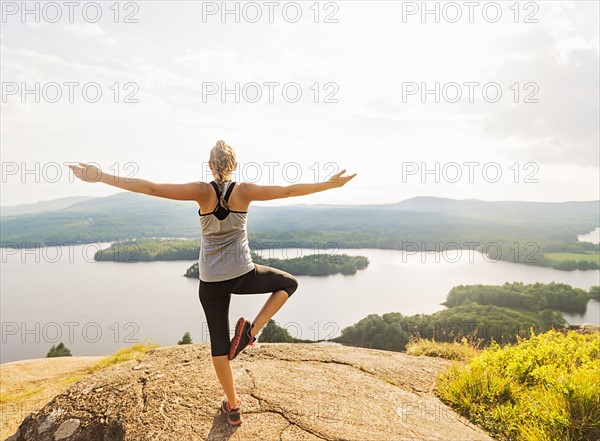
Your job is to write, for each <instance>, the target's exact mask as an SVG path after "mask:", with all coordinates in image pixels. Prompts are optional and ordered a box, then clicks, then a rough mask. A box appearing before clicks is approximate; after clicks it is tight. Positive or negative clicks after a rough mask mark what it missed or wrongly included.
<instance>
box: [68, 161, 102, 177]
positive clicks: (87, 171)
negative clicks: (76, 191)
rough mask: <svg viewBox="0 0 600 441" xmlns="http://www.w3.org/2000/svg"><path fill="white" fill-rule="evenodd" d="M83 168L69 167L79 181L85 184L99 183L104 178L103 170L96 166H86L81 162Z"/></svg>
mask: <svg viewBox="0 0 600 441" xmlns="http://www.w3.org/2000/svg"><path fill="white" fill-rule="evenodd" d="M79 165H80V166H81V167H77V166H76V165H69V168H70V169H71V170H73V174H75V176H77V177H78V178H79V179H81V180H82V181H85V182H99V181H100V179H101V178H102V170H100V169H99V168H98V167H96V166H95V165H90V164H85V163H83V162H80V163H79Z"/></svg>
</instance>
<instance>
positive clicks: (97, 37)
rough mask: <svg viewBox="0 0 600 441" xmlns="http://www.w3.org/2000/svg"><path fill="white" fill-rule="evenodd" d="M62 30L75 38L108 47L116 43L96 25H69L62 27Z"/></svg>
mask: <svg viewBox="0 0 600 441" xmlns="http://www.w3.org/2000/svg"><path fill="white" fill-rule="evenodd" d="M63 29H64V30H65V31H67V33H69V34H72V35H74V36H76V37H77V38H81V39H91V40H94V41H97V42H100V43H104V44H108V45H110V46H113V45H114V44H115V43H116V40H115V39H114V38H113V37H111V36H109V35H107V34H106V32H104V31H103V30H102V28H101V27H100V26H98V25H97V24H96V23H70V24H65V25H63Z"/></svg>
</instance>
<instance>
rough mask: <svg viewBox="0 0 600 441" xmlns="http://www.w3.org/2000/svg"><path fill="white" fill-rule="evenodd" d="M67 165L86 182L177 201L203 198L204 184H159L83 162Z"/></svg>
mask: <svg viewBox="0 0 600 441" xmlns="http://www.w3.org/2000/svg"><path fill="white" fill-rule="evenodd" d="M79 165H80V167H77V166H76V165H69V168H70V169H71V170H73V173H74V174H75V176H77V177H78V178H79V179H81V180H82V181H86V182H102V183H103V184H108V185H112V186H113V187H118V188H122V189H123V190H127V191H132V192H134V193H142V194H147V195H150V196H157V197H161V198H167V199H175V200H179V201H200V200H202V199H203V198H204V197H205V192H206V185H207V184H206V183H204V182H190V183H187V184H159V183H156V182H152V181H148V180H146V179H137V178H135V179H134V178H124V177H120V176H114V175H111V174H110V173H106V172H103V171H101V170H100V169H99V168H98V167H95V166H93V165H90V164H85V163H83V162H80V163H79Z"/></svg>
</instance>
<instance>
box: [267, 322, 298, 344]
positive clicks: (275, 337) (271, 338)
mask: <svg viewBox="0 0 600 441" xmlns="http://www.w3.org/2000/svg"><path fill="white" fill-rule="evenodd" d="M258 341H259V342H263V343H264V342H272V343H294V342H296V341H297V340H296V339H295V338H294V337H292V336H291V335H290V334H289V332H288V331H287V329H285V328H282V327H281V326H278V325H276V324H275V320H273V319H271V320H269V321H268V322H267V324H266V325H265V327H264V328H263V330H262V332H261V334H260V337H259V338H258Z"/></svg>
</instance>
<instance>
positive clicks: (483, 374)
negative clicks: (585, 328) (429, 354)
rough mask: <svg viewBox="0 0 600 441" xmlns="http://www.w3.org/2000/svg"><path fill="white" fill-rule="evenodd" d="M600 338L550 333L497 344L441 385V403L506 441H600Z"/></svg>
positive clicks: (454, 370) (457, 367)
mask: <svg viewBox="0 0 600 441" xmlns="http://www.w3.org/2000/svg"><path fill="white" fill-rule="evenodd" d="M598 384H600V336H599V335H598V334H596V335H580V334H577V333H576V332H572V331H571V332H568V333H566V334H564V333H562V332H558V331H549V332H547V333H545V334H540V335H537V336H536V335H533V331H532V336H531V338H530V339H519V341H518V343H517V344H515V345H512V346H506V347H504V348H500V346H498V345H497V344H492V345H491V346H490V347H489V348H487V349H485V350H484V351H483V352H482V353H481V355H479V356H477V357H475V358H474V359H473V360H472V361H471V362H470V363H469V365H467V366H460V365H458V364H455V365H454V366H453V367H452V368H451V369H449V370H448V371H447V372H445V373H443V374H442V375H441V376H440V377H439V378H438V381H437V384H436V392H437V393H438V395H439V396H440V398H441V399H442V400H443V401H444V402H446V403H448V404H449V405H451V406H453V407H454V408H455V409H457V410H458V411H459V412H460V413H461V414H463V415H465V416H467V417H468V418H470V419H471V420H472V421H473V422H475V423H476V424H479V425H481V426H482V427H484V428H485V429H486V430H488V431H490V432H491V433H492V434H493V435H494V436H496V437H497V438H498V439H500V440H525V441H534V440H536V441H540V440H548V441H551V440H569V441H585V440H592V439H598V438H600V392H599V391H598Z"/></svg>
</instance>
